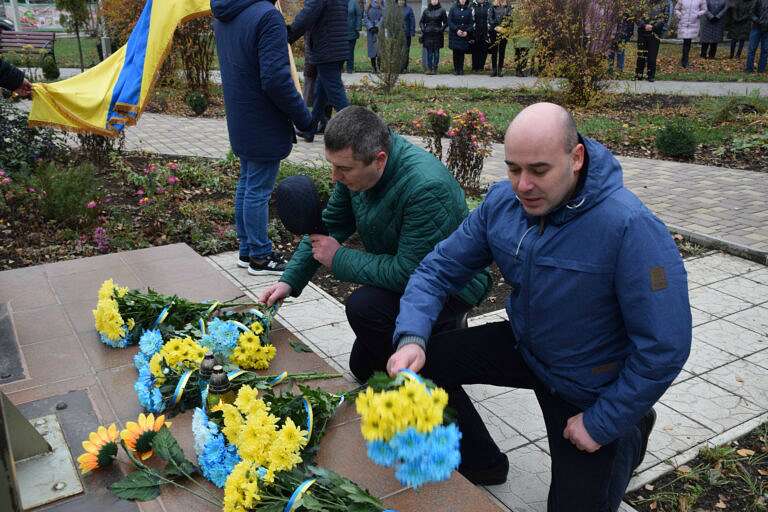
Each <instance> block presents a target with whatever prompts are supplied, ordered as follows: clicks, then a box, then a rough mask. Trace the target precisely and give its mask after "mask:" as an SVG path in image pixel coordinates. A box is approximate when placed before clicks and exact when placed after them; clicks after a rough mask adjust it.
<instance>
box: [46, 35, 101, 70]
mask: <svg viewBox="0 0 768 512" xmlns="http://www.w3.org/2000/svg"><path fill="white" fill-rule="evenodd" d="M80 41H81V43H82V45H83V62H84V63H85V67H87V68H89V67H91V66H95V65H96V64H98V63H99V54H98V52H97V51H96V43H97V42H98V41H99V39H98V38H97V37H82V38H80ZM54 53H55V54H56V62H57V63H58V64H59V67H60V68H79V67H80V54H79V53H78V50H77V39H76V38H74V37H71V38H70V37H67V38H64V37H57V38H56V45H55V47H54Z"/></svg>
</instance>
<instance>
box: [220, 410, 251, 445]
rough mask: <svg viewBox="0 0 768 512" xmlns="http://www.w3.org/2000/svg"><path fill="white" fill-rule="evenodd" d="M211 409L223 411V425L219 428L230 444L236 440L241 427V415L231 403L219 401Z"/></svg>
mask: <svg viewBox="0 0 768 512" xmlns="http://www.w3.org/2000/svg"><path fill="white" fill-rule="evenodd" d="M213 410H219V411H221V412H222V413H224V427H223V428H222V429H221V431H222V433H223V434H224V436H226V438H227V441H229V442H230V443H232V444H235V443H236V442H237V439H238V437H239V436H240V429H241V428H242V427H243V424H244V421H243V415H242V414H240V411H238V410H237V407H235V406H234V405H232V404H227V403H224V402H219V403H218V404H217V405H216V407H214V408H213Z"/></svg>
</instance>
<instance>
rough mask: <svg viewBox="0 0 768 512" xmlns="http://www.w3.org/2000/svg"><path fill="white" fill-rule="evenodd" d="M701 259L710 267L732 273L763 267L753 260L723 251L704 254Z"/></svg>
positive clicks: (742, 272) (737, 273)
mask: <svg viewBox="0 0 768 512" xmlns="http://www.w3.org/2000/svg"><path fill="white" fill-rule="evenodd" d="M702 260H704V262H705V263H706V264H707V265H708V266H710V267H714V268H718V269H720V270H724V271H726V272H728V273H730V274H733V275H740V274H746V273H748V272H752V271H754V270H758V269H760V268H762V267H763V266H762V265H760V264H759V263H755V262H754V261H750V260H745V259H743V258H738V257H736V256H732V255H730V254H726V253H723V252H718V253H715V254H712V255H709V256H704V257H703V258H702Z"/></svg>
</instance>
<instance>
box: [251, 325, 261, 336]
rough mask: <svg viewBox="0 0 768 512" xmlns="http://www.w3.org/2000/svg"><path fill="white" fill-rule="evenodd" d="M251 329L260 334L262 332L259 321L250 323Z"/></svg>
mask: <svg viewBox="0 0 768 512" xmlns="http://www.w3.org/2000/svg"><path fill="white" fill-rule="evenodd" d="M251 331H253V333H254V334H261V333H263V332H264V326H263V325H261V322H253V323H252V324H251Z"/></svg>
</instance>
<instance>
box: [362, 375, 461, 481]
mask: <svg viewBox="0 0 768 512" xmlns="http://www.w3.org/2000/svg"><path fill="white" fill-rule="evenodd" d="M368 386H369V387H368V388H366V390H365V391H364V392H363V393H361V394H360V395H358V397H357V400H356V402H355V405H356V407H357V412H358V413H359V414H360V416H361V422H360V430H361V432H362V434H363V438H364V439H365V440H366V442H367V444H368V457H369V458H370V459H371V460H372V461H373V462H375V463H376V464H378V465H381V466H385V467H394V468H395V477H396V478H397V479H398V480H399V481H400V482H401V483H402V484H403V485H408V486H412V487H414V488H418V487H420V486H421V485H424V484H425V483H428V482H438V481H441V480H447V479H448V478H450V476H451V473H452V472H453V470H455V469H456V468H457V467H458V466H459V462H461V455H460V453H459V440H460V439H461V432H459V429H458V428H457V426H456V425H455V424H454V423H450V422H448V421H447V419H446V415H445V408H446V405H447V404H448V394H447V393H446V392H445V390H443V389H442V388H438V387H436V386H435V385H434V384H433V383H432V382H430V381H428V380H425V379H422V378H421V377H419V376H418V375H416V374H415V373H413V372H411V371H410V370H403V371H401V372H400V373H399V374H398V375H397V376H396V377H395V378H394V379H391V378H389V377H388V376H387V375H385V374H383V373H377V374H375V375H374V376H373V377H372V378H371V379H370V380H369V381H368Z"/></svg>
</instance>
